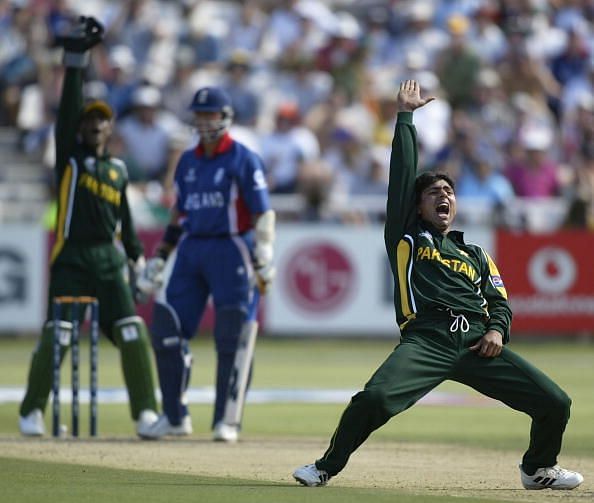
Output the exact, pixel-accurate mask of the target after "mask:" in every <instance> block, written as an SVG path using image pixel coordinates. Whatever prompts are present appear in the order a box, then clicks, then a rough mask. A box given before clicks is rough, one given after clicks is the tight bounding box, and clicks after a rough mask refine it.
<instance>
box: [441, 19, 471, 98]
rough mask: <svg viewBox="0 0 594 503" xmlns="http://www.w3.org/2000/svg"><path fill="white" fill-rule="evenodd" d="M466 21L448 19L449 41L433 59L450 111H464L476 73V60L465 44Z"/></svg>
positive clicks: (467, 25)
mask: <svg viewBox="0 0 594 503" xmlns="http://www.w3.org/2000/svg"><path fill="white" fill-rule="evenodd" d="M468 27H469V21H468V19H467V18H465V17H463V16H452V17H450V19H448V30H449V33H450V36H451V42H450V45H449V46H448V47H446V48H445V49H444V50H443V51H442V52H440V54H439V57H438V59H437V64H436V69H437V76H438V77H439V82H440V84H441V87H442V89H443V90H444V92H445V95H446V97H447V99H448V101H449V103H450V105H451V106H452V108H468V107H469V106H470V104H471V100H472V90H473V89H474V86H475V83H476V79H477V76H478V73H479V70H480V59H479V57H478V55H477V54H476V53H475V51H474V49H472V48H471V47H470V46H469V44H468V43H467V38H466V37H467V34H468Z"/></svg>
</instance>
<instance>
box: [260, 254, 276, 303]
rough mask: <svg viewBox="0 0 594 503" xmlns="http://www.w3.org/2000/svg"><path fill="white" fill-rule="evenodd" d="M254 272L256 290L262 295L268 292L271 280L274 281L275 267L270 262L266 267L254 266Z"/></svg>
mask: <svg viewBox="0 0 594 503" xmlns="http://www.w3.org/2000/svg"><path fill="white" fill-rule="evenodd" d="M255 272H256V285H257V287H258V290H260V293H261V294H262V295H264V294H265V293H266V292H267V291H268V288H269V287H270V285H271V284H272V280H274V277H275V276H276V267H275V266H274V264H273V263H272V262H269V263H267V264H266V265H263V266H260V267H258V266H255Z"/></svg>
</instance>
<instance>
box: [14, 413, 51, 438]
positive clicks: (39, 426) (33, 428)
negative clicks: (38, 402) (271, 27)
mask: <svg viewBox="0 0 594 503" xmlns="http://www.w3.org/2000/svg"><path fill="white" fill-rule="evenodd" d="M19 429H20V430H21V434H22V435H25V436H26V437H40V436H41V435H45V424H44V422H43V412H41V409H33V410H32V411H31V412H29V414H27V415H26V416H25V417H22V416H19Z"/></svg>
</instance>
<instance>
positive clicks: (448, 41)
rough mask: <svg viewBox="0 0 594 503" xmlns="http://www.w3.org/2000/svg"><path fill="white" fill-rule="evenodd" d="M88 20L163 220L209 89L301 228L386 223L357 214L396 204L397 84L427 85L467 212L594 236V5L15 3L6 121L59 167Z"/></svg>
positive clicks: (253, 0)
mask: <svg viewBox="0 0 594 503" xmlns="http://www.w3.org/2000/svg"><path fill="white" fill-rule="evenodd" d="M83 9H84V12H83ZM79 14H85V15H94V16H95V17H97V18H98V19H99V20H101V21H102V22H103V23H104V25H105V27H106V32H107V36H106V39H105V43H104V44H102V45H101V46H100V47H99V48H98V49H96V50H94V52H93V54H92V60H91V65H90V67H89V69H88V75H87V81H88V84H87V87H86V93H87V94H88V95H89V96H92V97H99V98H103V99H105V100H107V101H108V102H109V103H110V104H111V105H112V106H113V108H114V110H115V111H116V113H117V129H116V134H115V137H114V138H113V141H112V143H111V147H110V148H111V151H112V153H113V154H114V155H116V156H119V157H122V158H123V159H124V160H125V161H126V163H127V165H128V168H129V172H130V177H131V180H132V182H133V183H132V186H133V189H134V194H135V196H134V197H133V201H134V204H136V205H147V206H148V207H150V208H151V211H152V213H151V215H152V216H153V217H154V218H155V219H157V220H158V215H159V214H160V210H161V209H163V208H166V207H167V206H168V205H169V204H170V203H171V196H172V189H171V179H172V171H173V169H174V167H175V163H176V160H177V157H178V156H179V154H180V152H181V151H183V150H184V149H186V148H188V147H189V146H190V145H192V142H195V141H196V138H195V136H194V132H193V130H192V128H191V126H190V124H191V115H190V114H189V112H188V109H187V107H188V104H189V103H190V101H191V97H192V95H193V93H194V92H195V91H196V90H197V89H198V88H199V87H201V86H204V85H218V86H222V87H223V88H224V89H226V90H227V92H228V93H229V95H230V96H231V99H232V102H233V106H234V110H235V120H234V126H233V129H232V135H233V136H234V137H236V138H237V139H239V140H240V141H242V142H244V143H246V144H247V145H248V146H250V147H251V148H252V149H254V150H256V151H257V152H258V153H259V154H260V155H261V156H262V158H263V159H264V162H265V165H266V168H267V170H268V179H269V183H270V186H271V191H272V193H273V194H274V195H278V196H279V197H278V200H279V201H280V200H281V199H282V197H280V196H281V195H289V196H291V195H292V196H293V197H297V196H298V199H290V200H292V201H297V200H298V201H300V206H299V208H298V209H297V210H296V211H295V212H294V215H293V218H295V219H299V220H302V221H333V222H339V221H340V222H356V223H364V222H367V221H369V220H370V219H373V218H377V217H378V216H377V215H376V216H373V215H371V214H370V213H369V212H362V211H360V210H359V209H356V208H355V209H351V211H349V208H350V205H349V201H352V200H353V199H354V198H356V197H358V196H360V197H363V196H374V195H376V196H378V197H380V196H382V195H385V194H386V188H387V170H388V167H389V156H390V147H391V139H392V133H393V127H394V123H395V110H396V103H395V98H396V94H397V89H398V85H399V83H400V81H401V80H403V79H410V78H413V79H416V80H418V81H419V83H420V85H421V89H422V92H423V94H425V95H434V96H436V97H437V98H438V100H436V101H435V102H433V103H432V104H431V105H429V106H427V107H424V108H423V109H421V110H419V111H418V112H417V113H415V124H416V126H417V129H418V131H419V137H418V140H419V142H420V149H421V150H420V160H419V164H420V166H422V167H423V169H437V170H445V171H447V172H448V173H449V174H450V175H451V176H453V177H454V178H455V180H456V183H457V192H458V197H459V198H460V200H461V201H462V202H463V203H464V201H465V203H466V204H465V205H464V204H462V206H465V207H471V208H474V207H475V205H476V208H478V207H479V206H480V207H481V208H483V209H484V210H485V212H486V214H487V215H489V216H490V218H492V219H495V220H496V221H497V223H499V224H502V225H512V226H521V225H527V224H526V222H525V219H522V218H518V219H516V220H514V219H513V218H509V215H508V216H507V217H506V208H508V207H510V206H511V205H512V202H514V201H517V200H530V199H533V200H543V199H542V198H550V197H556V198H561V199H563V200H564V201H565V202H566V203H567V204H566V207H567V208H568V211H566V212H565V214H564V216H563V221H562V222H560V225H564V226H567V227H581V228H589V229H592V230H594V4H593V3H592V1H591V0H549V1H546V0H499V1H495V0H383V1H379V0H358V1H354V0H353V1H347V0H334V1H332V0H328V1H322V0H277V1H272V0H244V1H241V2H240V1H207V0H180V1H167V0H130V1H126V2H119V1H115V0H113V1H111V0H85V2H77V1H74V0H72V1H67V0H0V125H2V126H11V127H16V128H18V129H19V131H20V132H21V135H20V138H21V143H20V148H22V149H23V150H24V151H26V152H28V153H30V154H31V155H38V156H39V157H40V158H41V159H42V160H43V163H44V165H45V166H46V167H51V165H52V163H53V144H52V124H53V121H54V119H55V111H56V108H57V100H58V98H59V95H58V93H59V89H60V85H59V83H60V79H61V78H62V77H63V67H62V66H61V64H60V57H61V51H60V49H59V48H58V47H56V43H55V40H56V37H57V36H58V35H59V34H60V33H61V32H62V31H63V30H64V28H65V26H68V25H69V23H71V22H72V21H73V20H74V19H76V18H77V16H78V15H79ZM48 171H49V170H48ZM336 208H340V211H334V210H335V209H336ZM164 213H165V212H163V214H164ZM468 214H470V215H472V214H473V211H470V212H468ZM379 218H381V215H379ZM144 223H146V224H147V225H149V224H150V223H151V222H150V221H147V222H144ZM142 224H143V222H141V225H142Z"/></svg>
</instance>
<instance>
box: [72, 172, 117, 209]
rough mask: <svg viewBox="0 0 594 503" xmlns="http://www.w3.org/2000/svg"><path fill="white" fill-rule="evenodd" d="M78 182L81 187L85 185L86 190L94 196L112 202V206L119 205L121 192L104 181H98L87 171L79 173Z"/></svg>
mask: <svg viewBox="0 0 594 503" xmlns="http://www.w3.org/2000/svg"><path fill="white" fill-rule="evenodd" d="M78 184H79V185H80V186H81V187H85V188H86V189H87V190H89V191H90V192H92V193H93V194H95V195H96V196H98V197H100V198H101V199H105V200H106V201H107V202H109V203H111V204H113V205H114V206H119V205H120V204H121V200H122V194H121V193H120V191H119V190H118V189H116V188H114V187H112V186H111V185H108V184H106V183H102V182H100V181H99V180H97V179H96V178H93V177H92V176H91V175H89V174H88V173H83V174H82V175H81V177H80V179H79V182H78Z"/></svg>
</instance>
